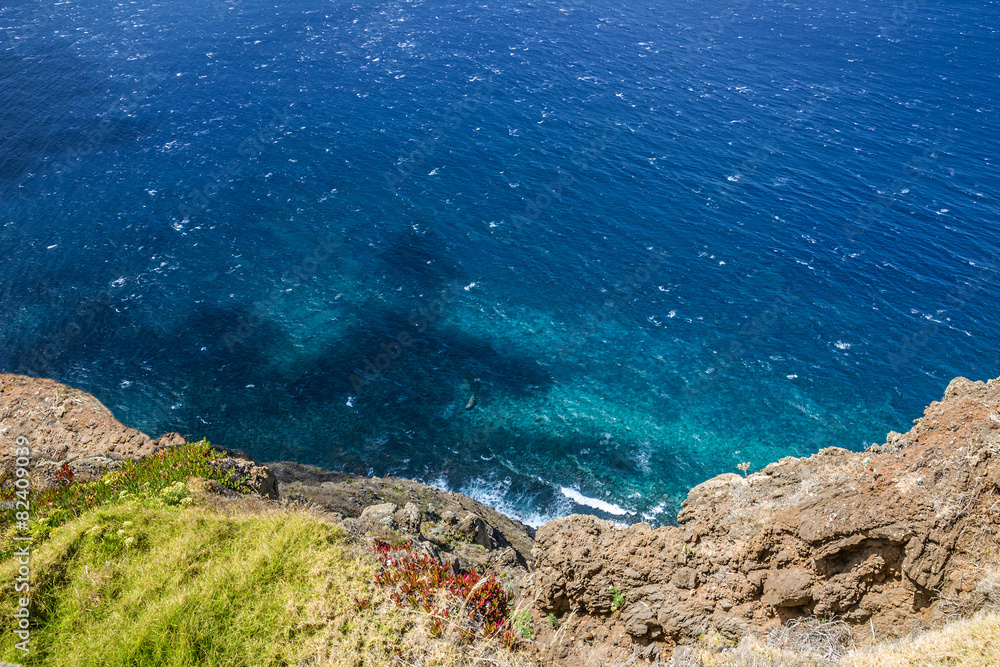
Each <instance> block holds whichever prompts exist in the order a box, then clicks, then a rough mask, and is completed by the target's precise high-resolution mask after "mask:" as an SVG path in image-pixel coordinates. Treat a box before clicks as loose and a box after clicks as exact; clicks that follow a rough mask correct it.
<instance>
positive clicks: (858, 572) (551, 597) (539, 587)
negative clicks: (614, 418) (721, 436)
mask: <svg viewBox="0 0 1000 667" xmlns="http://www.w3.org/2000/svg"><path fill="white" fill-rule="evenodd" d="M998 491H1000V380H992V381H990V382H988V383H984V382H971V381H969V380H967V379H965V378H958V379H956V380H954V381H953V382H952V383H951V384H950V385H949V386H948V388H947V391H946V392H945V397H944V399H943V400H942V401H940V402H934V403H932V404H931V405H930V406H929V407H928V408H927V410H926V412H925V414H924V416H923V417H922V418H920V419H917V420H916V421H915V422H914V427H913V429H912V430H911V431H910V432H909V433H907V434H899V433H890V434H889V436H888V439H887V441H886V443H885V444H884V445H881V446H877V447H872V448H870V449H869V450H868V451H866V452H861V453H856V452H851V451H848V450H845V449H838V448H830V449H824V450H822V451H820V452H819V453H817V454H815V455H813V456H811V457H808V458H785V459H782V460H780V461H778V462H776V463H772V464H770V465H768V466H767V467H765V468H764V469H763V470H762V471H760V472H758V473H755V474H752V475H749V476H748V477H746V478H744V477H742V476H740V475H736V474H725V475H720V476H718V477H715V478H713V479H710V480H708V481H706V482H704V483H703V484H700V485H699V486H696V487H695V488H693V489H692V490H691V492H690V493H689V494H688V497H687V500H686V501H685V502H684V505H683V509H682V511H681V512H680V514H679V516H678V525H677V526H670V527H663V528H658V529H653V528H651V527H650V526H649V525H647V524H638V525H634V526H629V527H623V526H619V525H615V524H613V523H611V522H608V521H601V520H599V519H596V518H594V517H590V516H570V517H566V518H563V519H557V520H555V521H552V522H550V523H548V524H546V525H544V526H542V527H541V528H539V529H538V533H537V536H536V544H535V550H534V555H535V559H536V566H537V570H536V572H535V573H534V575H533V577H532V579H531V581H530V582H529V583H527V584H526V585H525V587H524V589H525V590H524V592H525V594H526V595H530V596H531V597H532V598H533V599H534V600H535V605H536V608H537V610H538V611H539V612H540V613H541V614H547V613H554V614H557V615H566V614H568V613H569V612H575V613H574V618H575V619H576V620H575V621H574V622H575V623H576V624H577V628H576V631H575V634H576V635H577V636H580V635H586V634H588V633H589V634H590V635H591V636H592V637H595V639H596V640H597V641H604V642H610V643H619V644H628V643H631V642H636V643H638V644H639V645H650V644H656V645H657V646H658V647H661V648H663V649H667V650H669V649H670V648H671V647H673V646H675V645H678V644H686V643H691V642H694V641H695V640H697V639H698V637H699V636H701V635H703V634H704V633H710V632H718V633H721V634H724V635H729V636H732V637H739V636H742V635H745V634H747V633H748V632H750V631H762V630H766V629H768V628H769V627H772V626H774V625H775V624H778V623H781V622H784V621H786V620H788V619H791V618H795V617H802V616H810V615H816V616H820V617H833V616H836V617H838V618H841V619H844V620H846V621H848V622H849V623H852V624H854V625H856V626H859V627H863V628H864V632H865V633H875V634H876V635H877V636H878V637H880V638H884V637H893V636H900V635H904V634H907V633H909V632H910V631H912V630H914V629H917V628H919V627H922V626H926V625H928V624H931V623H933V622H935V621H937V620H940V619H941V618H943V616H944V615H945V614H947V613H951V612H953V611H954V610H955V609H956V608H969V609H971V608H974V607H975V606H976V604H977V595H980V594H979V593H977V590H976V589H977V582H978V580H979V578H980V577H981V576H982V574H983V571H982V568H981V567H980V566H981V564H982V563H984V562H986V561H988V560H989V559H990V558H992V559H993V560H994V561H996V558H997V556H996V554H997V551H998V548H1000V542H998V537H1000V512H998V508H1000V504H998V495H1000V494H998ZM616 592H618V594H619V595H620V597H621V598H622V601H623V604H621V606H620V608H619V607H618V606H617V605H615V604H614V600H615V594H616ZM657 652H658V653H659V654H661V655H665V654H666V651H657Z"/></svg>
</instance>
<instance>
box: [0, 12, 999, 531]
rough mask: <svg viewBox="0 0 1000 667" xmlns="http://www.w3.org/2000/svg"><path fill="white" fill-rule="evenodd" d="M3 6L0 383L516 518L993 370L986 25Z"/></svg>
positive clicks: (910, 402) (645, 500)
mask: <svg viewBox="0 0 1000 667" xmlns="http://www.w3.org/2000/svg"><path fill="white" fill-rule="evenodd" d="M938 5H939V3H920V2H911V1H900V2H895V1H892V0H890V1H889V2H885V3H862V2H859V1H857V0H849V1H847V2H843V1H841V2H834V1H833V0H818V1H817V2H813V3H807V4H802V3H794V2H792V3H779V2H770V1H764V0H757V1H751V2H733V3H718V2H708V1H706V0H690V1H687V2H677V3H674V2H669V3H668V2H656V3H633V2H622V1H619V2H611V1H609V0H596V1H593V2H582V1H581V2H574V1H572V0H566V1H565V2H558V1H553V2H512V1H510V0H498V1H491V0H486V1H485V2H480V3H464V2H450V1H447V0H439V1H429V0H428V1H423V2H421V1H413V2H390V3H385V2H373V3H351V2H338V1H330V0H286V1H284V2H280V3H259V2H251V1H250V0H232V1H226V0H200V1H199V2H193V1H191V0H172V1H170V2H168V1H166V0H159V1H156V0H135V1H130V2H120V3H114V2H111V3H109V2H104V1H98V0H66V1H64V2H59V3H53V2H44V1H34V0H33V1H31V2H14V3H5V5H4V7H3V8H0V40H2V41H0V243H2V249H3V252H2V255H0V299H2V301H0V303H2V311H0V340H2V348H0V370H4V371H16V372H24V373H29V374H33V375H42V376H50V377H54V378H56V379H59V380H61V381H64V382H68V383H71V384H74V385H76V386H79V387H81V388H83V389H86V390H88V391H91V392H93V393H94V394H96V395H97V396H98V397H99V398H100V399H101V400H102V401H104V402H105V403H106V404H107V405H108V406H109V407H111V408H112V409H113V410H114V411H115V413H116V415H117V416H118V417H119V418H120V419H122V420H123V421H125V422H127V423H129V424H131V425H134V426H136V427H139V428H141V429H143V430H145V431H146V432H149V433H151V434H158V433H160V432H163V431H167V430H177V431H180V432H182V433H184V434H186V435H188V436H191V437H201V436H207V437H209V438H210V439H211V440H212V441H214V442H216V443H219V444H222V445H226V446H230V447H238V448H242V449H245V450H247V451H248V452H250V453H252V454H253V455H254V456H255V457H257V458H258V459H261V460H274V459H293V460H298V461H302V462H307V463H314V464H319V465H322V466H327V467H330V468H335V469H340V470H348V471H353V472H362V473H374V474H379V475H382V474H395V475H401V476H407V477H414V478H419V479H421V480H424V481H427V482H430V483H433V484H437V485H440V486H444V487H447V488H451V489H454V490H461V491H465V492H467V493H470V494H471V495H473V496H475V497H477V498H478V499H480V500H483V501H486V502H489V503H491V504H493V505H495V506H497V507H499V508H500V509H502V510H504V511H506V512H508V513H511V514H515V515H518V516H520V517H522V518H524V519H525V520H527V521H531V522H538V521H541V520H542V519H544V518H547V517H551V516H555V515H561V514H566V513H569V512H572V511H581V510H583V511H591V512H595V513H597V514H599V515H601V516H605V517H608V518H614V519H616V520H619V521H636V520H643V518H646V519H652V520H654V521H670V520H672V518H673V516H674V515H675V513H676V511H677V508H678V503H679V502H680V500H681V499H683V497H684V495H685V493H686V491H687V489H689V488H690V487H691V486H692V485H694V484H697V483H698V482H700V481H702V480H704V479H706V478H708V477H710V476H712V475H715V474H718V473H721V472H734V471H736V465H737V464H738V463H741V462H744V461H749V462H751V464H752V466H753V468H759V467H762V466H763V465H765V464H766V463H768V462H770V461H772V460H776V459H778V458H780V457H782V456H787V455H805V454H809V453H811V452H814V451H816V450H817V449H819V448H821V447H827V446H841V447H848V448H853V449H858V448H863V447H865V446H866V445H867V444H869V443H871V442H875V441H879V442H881V441H882V440H883V439H884V436H885V433H886V432H887V431H888V430H890V429H895V430H906V429H907V428H908V425H909V422H910V420H912V419H913V418H915V417H918V416H919V415H920V414H921V411H922V408H923V406H924V405H925V404H926V403H928V402H929V401H931V400H934V399H937V398H939V397H940V395H941V394H942V392H943V390H944V387H945V385H946V384H947V382H948V380H949V379H950V378H951V377H953V376H955V375H966V376H969V377H972V378H974V379H985V378H986V377H994V376H997V375H1000V362H998V359H997V355H996V350H997V349H998V347H1000V333H998V330H1000V326H998V325H1000V317H998V314H997V300H998V296H1000V294H998V293H1000V287H998V272H997V266H998V261H1000V258H998V255H997V253H998V251H1000V243H998V241H1000V230H998V219H1000V205H998V201H997V195H998V192H1000V188H998V185H1000V175H998V165H997V159H998V158H997V156H998V154H1000V152H998V148H1000V146H998V144H1000V131H998V129H997V120H998V117H997V116H998V113H997V112H998V107H1000V77H998V73H1000V3H998V2H996V1H995V0H991V1H986V2H982V1H980V2H971V1H967V0H956V1H955V2H950V3H947V4H946V5H945V6H943V7H942V6H938Z"/></svg>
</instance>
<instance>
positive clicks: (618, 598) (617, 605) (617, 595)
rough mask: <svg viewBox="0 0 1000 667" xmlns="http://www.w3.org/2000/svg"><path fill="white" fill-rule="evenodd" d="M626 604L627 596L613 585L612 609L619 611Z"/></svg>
mask: <svg viewBox="0 0 1000 667" xmlns="http://www.w3.org/2000/svg"><path fill="white" fill-rule="evenodd" d="M624 606H625V596H624V595H622V592H621V591H620V590H618V589H617V588H615V586H614V584H612V585H611V611H618V610H619V609H621V608H622V607H624Z"/></svg>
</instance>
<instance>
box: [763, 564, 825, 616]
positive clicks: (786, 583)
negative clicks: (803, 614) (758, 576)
mask: <svg viewBox="0 0 1000 667" xmlns="http://www.w3.org/2000/svg"><path fill="white" fill-rule="evenodd" d="M812 585H813V575H812V573H811V572H807V571H805V570H779V571H778V572H774V573H773V574H771V576H769V577H768V578H767V581H766V582H765V583H764V604H767V605H770V606H772V607H801V606H802V605H804V604H808V603H809V602H811V601H812Z"/></svg>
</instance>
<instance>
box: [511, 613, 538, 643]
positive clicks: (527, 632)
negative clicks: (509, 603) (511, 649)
mask: <svg viewBox="0 0 1000 667" xmlns="http://www.w3.org/2000/svg"><path fill="white" fill-rule="evenodd" d="M511 623H512V624H513V625H514V634H516V635H518V636H520V637H523V638H524V639H534V638H535V629H534V628H533V627H532V626H531V611H529V610H528V609H522V610H521V611H519V612H517V613H516V614H514V615H513V616H512V617H511Z"/></svg>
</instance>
